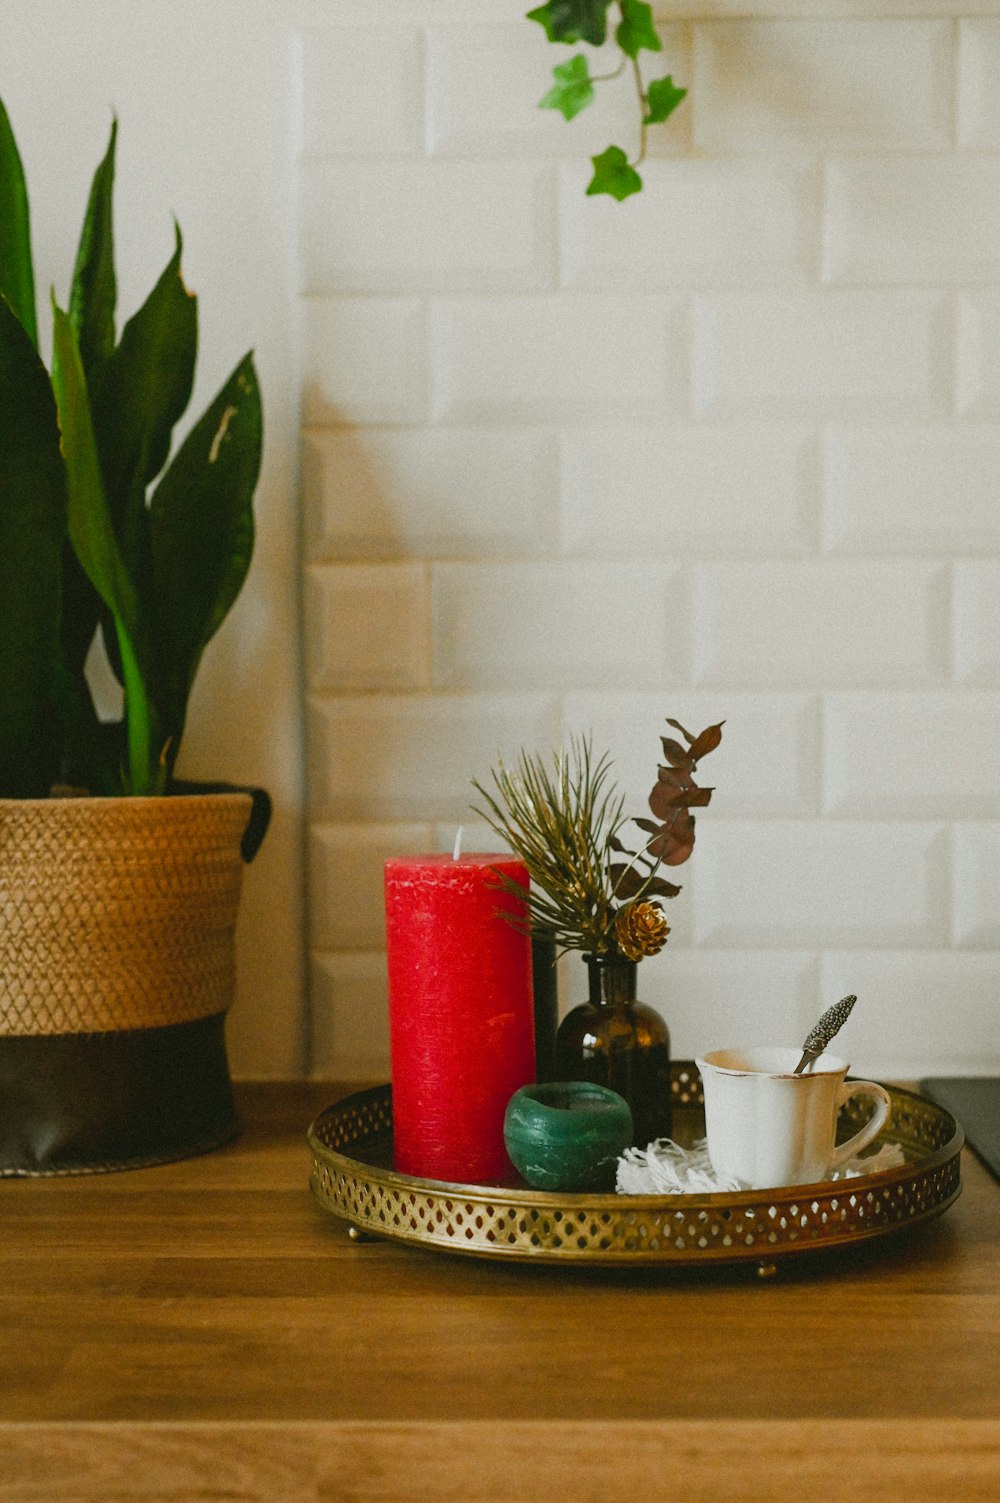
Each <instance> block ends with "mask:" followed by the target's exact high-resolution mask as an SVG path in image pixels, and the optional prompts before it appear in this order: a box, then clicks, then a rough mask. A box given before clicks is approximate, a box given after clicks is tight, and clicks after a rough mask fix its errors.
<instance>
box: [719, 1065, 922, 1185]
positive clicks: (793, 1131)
mask: <svg viewBox="0 0 1000 1503" xmlns="http://www.w3.org/2000/svg"><path fill="white" fill-rule="evenodd" d="M801 1057H802V1050H801V1049H714V1050H712V1052H711V1053H709V1054H706V1055H705V1057H704V1059H699V1060H697V1061H696V1063H697V1065H698V1069H699V1070H700V1071H701V1078H702V1083H703V1085H704V1089H705V1131H706V1135H707V1138H708V1156H709V1158H710V1159H711V1161H712V1168H713V1169H714V1170H715V1173H716V1174H717V1175H718V1177H719V1179H720V1180H725V1181H733V1180H735V1181H737V1182H738V1183H739V1184H740V1185H741V1186H742V1187H745V1188H746V1189H748V1190H764V1189H776V1188H777V1187H778V1186H780V1185H809V1184H814V1183H815V1182H816V1181H817V1180H822V1179H827V1178H829V1176H830V1175H831V1174H832V1172H833V1171H834V1169H836V1168H838V1167H839V1166H840V1165H841V1164H843V1163H845V1162H846V1160H847V1159H850V1158H853V1157H854V1155H855V1154H856V1153H860V1151H861V1149H862V1148H864V1147H865V1146H866V1145H867V1144H868V1143H870V1142H871V1141H872V1139H873V1138H874V1137H876V1136H877V1135H878V1133H880V1132H881V1131H882V1128H883V1127H884V1126H885V1124H886V1122H887V1121H888V1118H889V1112H890V1110H891V1105H892V1103H891V1101H890V1099H889V1093H888V1091H885V1090H883V1088H882V1087H881V1086H880V1085H876V1084H875V1082H874V1081H873V1080H852V1081H850V1082H847V1083H846V1084H845V1080H844V1077H845V1076H846V1074H847V1072H848V1070H849V1069H850V1065H849V1064H848V1063H847V1061H846V1060H843V1059H837V1058H836V1056H835V1055H832V1054H821V1055H820V1057H819V1058H818V1059H817V1060H816V1062H815V1064H814V1065H813V1066H812V1068H811V1069H810V1070H809V1071H808V1073H803V1074H802V1075H795V1074H794V1073H793V1072H794V1070H795V1066H796V1065H797V1064H798V1062H799V1060H800V1058H801ZM855 1096H867V1097H868V1098H869V1099H870V1100H871V1101H873V1102H874V1105H875V1110H874V1113H873V1114H872V1117H871V1119H870V1121H868V1122H867V1123H866V1124H865V1126H864V1127H863V1128H862V1129H861V1131H860V1132H856V1133H855V1134H854V1136H853V1138H851V1139H850V1140H849V1141H848V1142H846V1143H842V1144H841V1145H840V1147H839V1148H838V1147H837V1146H836V1136H837V1115H838V1113H839V1111H840V1108H841V1107H842V1106H843V1105H844V1103H845V1102H846V1101H850V1100H851V1099H852V1098H853V1097H855Z"/></svg>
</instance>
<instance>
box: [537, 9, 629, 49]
mask: <svg viewBox="0 0 1000 1503" xmlns="http://www.w3.org/2000/svg"><path fill="white" fill-rule="evenodd" d="M610 4H611V0H548V4H547V5H540V6H538V8H537V9H536V10H529V11H528V13H527V19H528V20H529V21H537V22H538V24H539V26H542V27H544V29H545V35H546V36H547V37H548V39H549V41H550V42H569V43H573V42H589V43H590V45H591V46H592V47H600V45H601V43H602V42H603V41H604V39H605V37H606V36H607V34H608V6H609V5H610Z"/></svg>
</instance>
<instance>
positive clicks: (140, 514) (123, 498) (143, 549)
mask: <svg viewBox="0 0 1000 1503" xmlns="http://www.w3.org/2000/svg"><path fill="white" fill-rule="evenodd" d="M175 234H176V243H175V249H174V254H173V256H172V257H171V259H170V261H169V262H168V264H167V266H166V268H165V270H164V271H163V274H162V275H161V277H160V279H159V281H158V282H157V283H156V286H155V287H154V288H153V290H152V292H151V293H150V294H149V297H148V298H147V299H146V301H145V302H144V303H143V305H142V307H141V308H140V309H139V311H138V313H136V314H135V315H134V317H132V318H130V319H129V321H128V323H127V324H126V325H125V327H124V329H123V330H122V337H121V341H120V343H119V344H118V346H117V348H116V349H115V351H114V353H113V354H112V355H111V357H110V359H109V360H108V361H107V363H106V365H105V367H104V372H103V375H102V377H101V379H100V381H99V383H98V387H97V392H96V394H95V398H94V430H95V433H96V436H97V448H98V453H99V455H100V460H101V473H102V476H103V479H104V487H105V492H106V494H107V498H108V505H109V507H110V510H111V517H112V521H113V523H114V527H115V533H116V536H117V538H118V542H119V546H120V548H121V551H122V554H123V556H124V559H125V562H126V565H127V567H128V570H129V573H130V574H131V576H132V578H133V579H134V580H136V581H138V582H140V584H141V582H142V581H143V580H144V579H145V578H146V577H147V576H148V573H149V563H150V559H149V538H148V528H147V518H146V487H147V485H148V484H149V483H150V482H151V481H152V480H154V479H155V478H156V476H157V475H158V474H159V473H160V471H161V470H162V468H163V466H164V465H165V464H166V461H167V456H168V454H169V453H170V439H171V435H172V433H173V430H174V425H175V423H176V422H177V420H178V419H179V418H180V417H181V415H182V414H183V412H184V410H185V408H186V407H187V404H188V402H189V401H190V399H191V388H192V385H193V383H194V369H195V356H196V353H197V348H198V304H197V299H196V298H194V297H193V296H192V295H191V293H189V292H188V290H187V288H186V287H185V286H184V283H183V281H182V279H181V270H180V267H181V249H182V242H181V233H180V229H179V227H175Z"/></svg>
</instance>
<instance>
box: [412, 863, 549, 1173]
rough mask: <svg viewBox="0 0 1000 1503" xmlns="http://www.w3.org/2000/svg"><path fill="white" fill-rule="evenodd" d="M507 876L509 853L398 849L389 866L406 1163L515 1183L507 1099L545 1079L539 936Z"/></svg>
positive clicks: (519, 875)
mask: <svg viewBox="0 0 1000 1503" xmlns="http://www.w3.org/2000/svg"><path fill="white" fill-rule="evenodd" d="M497 872H502V873H503V874H504V876H506V877H511V878H513V879H514V881H516V882H518V883H519V884H520V885H521V886H523V887H524V888H525V890H526V891H527V887H528V871H527V868H526V867H525V865H524V863H523V862H521V861H517V860H515V859H514V858H512V857H509V856H498V855H477V854H471V853H470V854H468V855H462V856H459V857H458V858H457V860H456V859H455V858H454V857H452V856H433V855H432V856H400V857H397V858H393V859H391V860H389V861H387V862H386V863H385V908H386V948H387V952H388V964H389V1027H390V1040H391V1050H392V1107H393V1135H394V1141H395V1153H396V1168H397V1169H398V1170H400V1171H401V1173H403V1174H413V1175H418V1176H419V1177H421V1178H424V1179H444V1180H456V1181H458V1182H459V1183H461V1184H497V1183H500V1182H502V1181H504V1180H506V1179H509V1178H510V1176H511V1173H512V1170H511V1164H510V1160H509V1159H508V1157H507V1150H506V1148H505V1147H504V1141H503V1119H504V1112H505V1110H506V1107H507V1102H508V1101H509V1100H510V1098H511V1096H512V1095H513V1094H514V1092H515V1091H517V1090H519V1089H520V1088H521V1086H523V1085H527V1084H529V1083H530V1082H531V1081H533V1080H534V1078H535V1044H534V1012H533V1007H532V991H531V941H530V939H529V938H528V935H527V934H526V933H522V932H520V930H519V929H518V928H515V926H514V925H513V924H511V923H510V922H508V920H507V919H506V918H504V916H503V915H504V913H517V912H518V911H520V912H521V913H522V914H523V913H524V912H525V904H523V903H522V902H521V901H520V900H519V899H518V897H517V895H516V894H513V893H510V892H507V891H506V890H505V889H504V888H503V887H502V886H501V885H500V883H499V881H498V879H497V875H496V874H497Z"/></svg>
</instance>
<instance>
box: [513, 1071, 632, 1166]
mask: <svg viewBox="0 0 1000 1503" xmlns="http://www.w3.org/2000/svg"><path fill="white" fill-rule="evenodd" d="M503 1135H504V1142H505V1144H506V1145H507V1152H508V1154H509V1155H510V1160H511V1163H512V1164H513V1165H514V1167H515V1169H517V1171H518V1173H519V1174H520V1175H521V1176H522V1178H523V1179H525V1180H526V1181H527V1183H528V1184H529V1185H532V1186H533V1187H534V1188H535V1189H536V1190H613V1189H614V1187H615V1166H616V1163H617V1160H618V1157H619V1155H620V1154H621V1153H623V1152H624V1150H625V1149H626V1148H627V1147H628V1146H629V1144H630V1143H631V1141H632V1112H631V1110H630V1108H629V1105H628V1102H627V1101H625V1100H624V1099H623V1098H622V1097H621V1096H619V1095H618V1093H617V1091H609V1090H608V1089H607V1087H606V1086H599V1085H594V1084H592V1083H591V1082H590V1081H576V1080H570V1081H551V1082H546V1083H544V1084H540V1085H528V1086H522V1087H521V1089H520V1090H519V1091H515V1092H514V1095H513V1096H512V1097H511V1098H510V1101H509V1102H508V1103H507V1111H506V1114H505V1117H504V1130H503Z"/></svg>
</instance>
